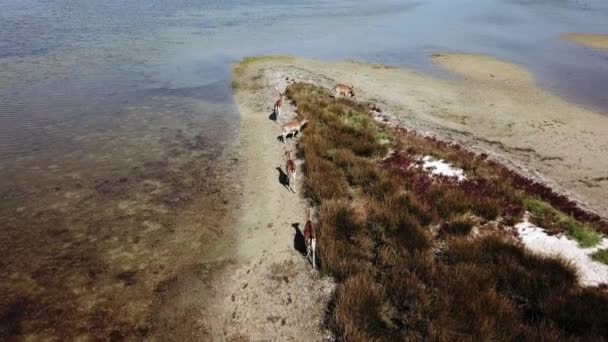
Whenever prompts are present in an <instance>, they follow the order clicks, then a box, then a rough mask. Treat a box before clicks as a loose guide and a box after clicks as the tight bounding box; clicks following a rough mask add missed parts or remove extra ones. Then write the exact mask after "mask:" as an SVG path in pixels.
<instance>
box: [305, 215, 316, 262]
mask: <svg viewBox="0 0 608 342" xmlns="http://www.w3.org/2000/svg"><path fill="white" fill-rule="evenodd" d="M304 241H305V242H306V258H307V259H308V260H310V258H311V257H312V261H311V262H312V268H313V269H315V268H317V265H316V262H315V251H316V248H317V230H316V228H315V224H314V223H313V222H312V219H311V217H310V208H307V209H306V225H305V226H304Z"/></svg>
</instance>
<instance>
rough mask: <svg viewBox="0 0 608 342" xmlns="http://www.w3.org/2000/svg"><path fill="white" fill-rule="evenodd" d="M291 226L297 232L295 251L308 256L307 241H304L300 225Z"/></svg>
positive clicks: (294, 240) (294, 244) (294, 241)
mask: <svg viewBox="0 0 608 342" xmlns="http://www.w3.org/2000/svg"><path fill="white" fill-rule="evenodd" d="M291 226H292V227H293V229H295V230H296V235H295V236H294V237H293V249H295V250H296V251H298V252H300V254H302V255H306V241H304V234H302V231H301V230H300V224H299V223H292V224H291Z"/></svg>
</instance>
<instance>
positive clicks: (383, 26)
mask: <svg viewBox="0 0 608 342" xmlns="http://www.w3.org/2000/svg"><path fill="white" fill-rule="evenodd" d="M570 32H597V33H608V3H606V2H605V1H602V0H590V1H570V0H545V1H542V0H539V1H532V0H528V1H526V0H487V1H479V0H429V1H395V0H380V1H375V2H370V1H362V0H348V1H344V0H337V1H329V0H317V1H294V0H291V1H277V0H265V1H235V0H230V1H214V0H208V1H203V0H177V1H159V0H131V1H124V0H120V1H119V0H101V1H78V0H0V80H1V81H0V201H1V203H2V205H0V223H1V227H0V277H1V278H2V279H3V282H2V283H1V284H0V339H3V338H4V337H7V336H13V335H24V334H39V336H38V337H40V336H56V337H64V338H71V337H74V336H77V335H91V336H94V337H100V338H107V337H121V336H139V337H142V336H146V335H147V333H148V332H149V331H150V329H153V328H154V327H153V325H154V322H155V310H156V309H158V305H159V304H158V303H159V302H162V300H159V299H158V298H160V297H162V289H164V288H166V287H167V286H166V284H168V283H171V279H173V277H175V275H176V274H179V272H180V270H182V269H185V268H191V267H195V266H196V261H195V260H198V258H201V257H202V256H204V254H205V251H206V250H207V248H208V247H209V246H210V245H213V243H214V242H216V241H218V240H219V239H221V238H222V236H221V228H218V227H219V225H220V224H221V222H222V220H223V219H224V217H225V215H227V214H228V213H230V212H231V210H233V209H235V208H236V207H238V193H239V184H238V182H236V181H235V179H236V178H235V177H234V175H233V172H232V170H234V168H235V166H236V165H239V163H240V160H239V158H240V156H239V153H238V136H239V114H238V111H237V109H236V107H235V105H234V103H233V101H232V95H231V90H230V87H229V83H230V74H229V68H230V63H231V62H233V61H235V60H238V59H240V58H242V57H245V56H251V55H257V54H294V55H299V56H304V57H312V58H319V59H323V60H329V61H332V60H345V59H348V60H359V61H368V62H376V63H386V64H393V65H398V66H404V67H410V68H415V69H417V70H420V71H424V72H430V73H434V74H437V75H440V76H445V75H444V74H442V73H441V71H439V70H437V69H436V68H435V67H434V66H433V65H432V64H431V63H430V61H429V58H428V57H429V56H430V55H431V54H433V53H436V52H466V53H484V54H489V55H493V56H496V57H498V58H501V59H505V60H507V61H511V62H515V63H519V64H522V65H523V66H525V67H527V68H529V69H530V70H531V71H532V72H533V73H534V74H535V76H536V77H537V79H538V81H539V83H540V84H541V85H542V86H544V87H546V88H547V89H549V90H551V91H554V92H556V93H558V94H560V95H562V96H565V97H566V98H567V99H569V100H570V101H573V102H577V103H581V104H583V105H586V106H590V107H594V108H596V109H598V110H600V111H602V112H605V113H608V93H606V92H605V86H606V85H607V84H608V53H606V52H599V51H594V50H591V49H586V48H582V47H579V46H575V45H572V44H569V43H566V42H563V41H561V40H560V38H559V37H560V35H562V34H564V33H570ZM127 301H128V302H130V303H132V305H130V306H129V307H125V305H124V303H125V302H127Z"/></svg>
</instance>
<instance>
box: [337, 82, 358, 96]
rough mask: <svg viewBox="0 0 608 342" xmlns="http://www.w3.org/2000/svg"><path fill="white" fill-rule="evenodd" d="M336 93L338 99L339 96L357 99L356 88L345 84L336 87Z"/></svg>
mask: <svg viewBox="0 0 608 342" xmlns="http://www.w3.org/2000/svg"><path fill="white" fill-rule="evenodd" d="M334 92H335V93H336V95H335V96H336V97H338V95H340V96H347V95H350V97H351V98H353V97H355V91H354V86H352V85H351V86H347V85H344V84H338V85H336V86H335V87H334Z"/></svg>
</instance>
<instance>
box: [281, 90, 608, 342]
mask: <svg viewBox="0 0 608 342" xmlns="http://www.w3.org/2000/svg"><path fill="white" fill-rule="evenodd" d="M287 95H288V97H289V98H290V99H291V100H292V101H294V103H295V104H296V106H297V108H298V113H299V115H300V116H301V117H302V118H306V119H307V120H309V121H310V124H309V127H308V128H307V130H306V132H305V133H304V134H303V136H302V138H301V139H300V140H299V143H298V150H299V152H300V153H301V155H302V156H303V157H304V158H305V160H306V163H305V177H306V181H305V184H306V191H307V194H308V196H309V197H310V198H311V199H312V200H313V201H314V202H315V204H316V205H318V206H319V232H318V251H319V259H320V260H321V265H322V269H323V271H324V272H327V273H330V274H332V275H333V276H335V277H336V279H337V280H338V281H339V282H340V284H341V285H340V286H339V288H338V290H337V294H336V300H335V303H334V304H335V305H334V306H332V311H331V315H330V321H329V324H330V327H331V328H332V329H333V330H334V332H335V333H336V335H337V337H338V338H339V339H340V340H344V341H374V340H378V341H389V340H390V341H392V340H413V339H416V340H418V339H429V340H521V339H528V340H551V341H552V340H556V339H568V338H583V339H590V340H602V339H605V337H606V336H607V334H608V312H607V310H608V309H607V308H608V296H607V295H606V293H605V292H602V291H601V290H600V289H597V288H582V287H581V286H580V285H579V284H578V280H577V276H576V272H575V270H574V268H573V266H572V265H570V264H568V263H565V262H563V261H561V260H558V259H553V258H546V257H540V256H536V255H533V254H530V253H528V252H527V251H525V250H524V249H523V248H522V247H521V246H520V245H518V244H516V243H515V242H513V241H512V240H510V239H509V238H506V237H503V236H501V235H500V234H501V233H500V232H495V233H492V232H491V231H490V232H486V233H484V234H480V235H479V236H472V235H471V234H470V232H471V230H472V229H473V227H474V226H479V227H482V226H488V227H490V226H492V225H489V224H487V223H488V222H489V221H491V220H496V219H500V220H502V221H503V222H506V223H507V224H509V223H513V222H516V221H518V220H520V219H521V217H522V214H523V212H524V208H525V205H524V200H526V199H527V198H529V197H530V196H540V197H542V198H545V200H547V201H551V202H552V203H554V205H555V207H556V208H570V209H572V207H571V206H569V204H568V202H565V201H563V199H561V198H559V196H553V195H551V193H548V192H545V191H544V190H543V189H544V188H542V187H539V186H537V185H535V184H534V183H530V182H527V181H526V180H524V179H520V178H518V176H517V175H514V174H512V173H511V172H510V171H509V170H506V169H504V168H502V167H501V166H500V165H498V164H496V163H493V162H490V161H487V160H486V158H485V156H477V155H474V154H472V153H470V152H467V151H465V150H463V149H462V148H460V147H458V146H453V145H449V144H445V143H443V142H439V141H436V140H433V139H427V138H422V137H419V136H417V135H415V134H412V133H410V132H407V131H397V132H390V131H388V130H387V129H386V128H384V127H380V126H378V125H377V124H375V123H374V122H373V121H371V119H370V118H369V116H368V115H367V110H366V107H365V106H363V105H361V104H358V103H356V102H353V101H351V100H347V99H340V100H336V99H332V98H330V96H329V93H328V92H327V91H326V90H325V89H323V88H320V87H317V86H313V85H308V84H301V83H297V84H293V85H291V86H289V87H288V89H287ZM387 139H388V140H389V141H390V144H387V143H386V141H387ZM389 146H391V147H392V148H393V149H396V150H397V151H398V152H396V153H394V154H393V155H391V156H389V158H385V157H386V153H387V150H388V147H389ZM420 155H433V156H435V157H437V158H441V159H444V160H447V161H449V162H451V163H453V164H455V165H457V166H459V167H462V168H463V169H464V170H465V172H466V174H467V180H466V181H462V182H458V181H457V180H455V179H453V178H448V177H431V176H429V175H428V174H427V173H426V172H425V171H424V170H422V169H421V168H420V167H417V166H416V165H417V163H418V161H417V159H416V156H420ZM556 210H557V209H556ZM586 215H587V214H584V213H583V212H578V214H576V215H575V216H576V217H578V219H581V220H583V221H585V220H586V222H587V224H589V225H593V227H596V228H598V229H601V227H602V226H601V224H602V223H598V222H599V221H598V220H595V219H594V218H593V217H592V216H589V215H587V216H586ZM573 219H574V218H573ZM437 226H439V234H433V233H432V231H433V230H432V229H431V227H437ZM484 229H486V228H484ZM487 229H490V228H487Z"/></svg>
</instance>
